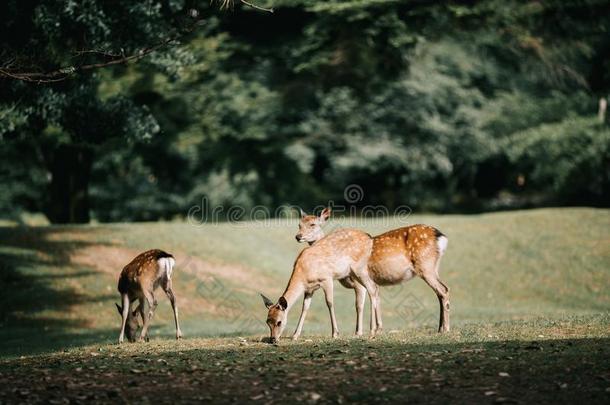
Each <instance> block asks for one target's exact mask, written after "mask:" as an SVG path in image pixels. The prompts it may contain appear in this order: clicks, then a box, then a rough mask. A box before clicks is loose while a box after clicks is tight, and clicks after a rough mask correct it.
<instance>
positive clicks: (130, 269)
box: [118, 249, 174, 296]
mask: <svg viewBox="0 0 610 405" xmlns="http://www.w3.org/2000/svg"><path fill="white" fill-rule="evenodd" d="M173 266H174V257H173V256H172V255H171V254H169V253H167V252H164V251H163V250H159V249H153V250H147V251H146V252H143V253H141V254H139V255H138V256H136V257H135V258H134V259H133V260H132V261H131V262H129V264H127V265H126V266H125V267H123V270H122V271H121V276H120V277H119V285H118V290H119V293H121V294H129V295H130V296H140V295H141V291H142V289H144V288H149V289H154V287H155V286H156V284H157V282H158V280H159V279H161V278H163V277H167V278H171V273H172V269H173Z"/></svg>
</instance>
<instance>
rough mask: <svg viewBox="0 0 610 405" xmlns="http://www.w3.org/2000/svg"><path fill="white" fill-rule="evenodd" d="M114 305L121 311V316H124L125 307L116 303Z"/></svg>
mask: <svg viewBox="0 0 610 405" xmlns="http://www.w3.org/2000/svg"><path fill="white" fill-rule="evenodd" d="M114 305H116V309H117V310H118V311H119V315H123V307H122V306H120V305H119V304H117V303H116V302H115V303H114Z"/></svg>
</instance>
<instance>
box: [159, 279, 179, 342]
mask: <svg viewBox="0 0 610 405" xmlns="http://www.w3.org/2000/svg"><path fill="white" fill-rule="evenodd" d="M163 291H165V295H167V298H169V302H170V303H171V304H172V310H173V311H174V323H175V324H176V339H180V338H182V331H181V330H180V323H179V322H178V305H176V297H175V296H174V290H172V280H171V279H170V280H167V282H166V283H165V285H163Z"/></svg>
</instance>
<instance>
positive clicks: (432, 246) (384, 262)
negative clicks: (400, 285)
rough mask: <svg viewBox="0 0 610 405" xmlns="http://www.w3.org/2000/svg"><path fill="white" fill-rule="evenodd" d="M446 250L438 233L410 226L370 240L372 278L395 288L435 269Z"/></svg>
mask: <svg viewBox="0 0 610 405" xmlns="http://www.w3.org/2000/svg"><path fill="white" fill-rule="evenodd" d="M446 246H447V238H446V237H445V235H443V234H442V233H441V232H440V231H439V230H438V229H436V228H433V227H431V226H427V225H412V226H407V227H403V228H398V229H394V230H392V231H389V232H386V233H383V234H381V235H378V236H375V237H374V238H373V250H372V253H371V259H370V261H369V270H370V272H371V276H372V277H373V279H374V280H375V281H376V282H377V283H378V284H382V285H384V284H395V283H397V282H400V281H402V280H404V279H409V278H411V277H412V276H414V275H419V276H421V275H422V272H423V271H425V269H426V268H429V267H430V266H432V267H434V265H435V264H436V262H437V261H438V259H439V258H440V256H442V254H443V253H444V251H445V248H446Z"/></svg>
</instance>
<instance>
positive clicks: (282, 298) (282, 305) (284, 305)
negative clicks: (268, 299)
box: [277, 296, 288, 311]
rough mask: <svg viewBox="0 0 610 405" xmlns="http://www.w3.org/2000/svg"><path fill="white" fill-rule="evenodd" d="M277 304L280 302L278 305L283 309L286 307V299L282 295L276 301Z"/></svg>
mask: <svg viewBox="0 0 610 405" xmlns="http://www.w3.org/2000/svg"><path fill="white" fill-rule="evenodd" d="M277 303H278V304H280V307H281V308H282V310H283V311H285V310H286V308H288V301H286V298H284V297H283V296H282V297H280V299H279V300H278V302H277Z"/></svg>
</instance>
